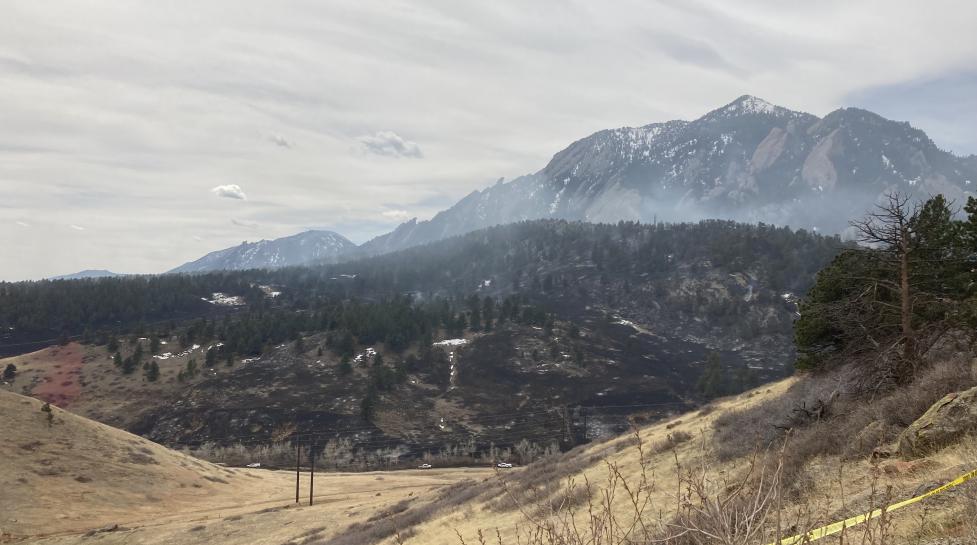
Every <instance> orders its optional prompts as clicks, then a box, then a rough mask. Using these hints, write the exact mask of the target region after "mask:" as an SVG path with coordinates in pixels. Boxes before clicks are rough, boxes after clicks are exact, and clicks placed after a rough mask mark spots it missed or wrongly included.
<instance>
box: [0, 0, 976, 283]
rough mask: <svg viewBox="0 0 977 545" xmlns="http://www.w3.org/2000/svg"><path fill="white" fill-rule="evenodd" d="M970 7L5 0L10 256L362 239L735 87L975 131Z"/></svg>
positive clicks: (29, 264) (5, 204) (178, 251)
mask: <svg viewBox="0 0 977 545" xmlns="http://www.w3.org/2000/svg"><path fill="white" fill-rule="evenodd" d="M974 6H975V4H973V3H969V2H948V1H947V2H944V1H939V0H937V1H930V2H926V3H923V2H918V1H915V0H913V1H898V0H897V1H893V0H888V1H868V0H863V1H859V2H851V1H849V0H844V1H842V0H826V1H822V2H793V1H792V2H784V1H782V0H769V1H759V0H737V1H736V2H731V1H729V0H633V1H626V0H622V1H617V0H615V1H607V2H593V1H587V0H580V1H577V0H562V1H558V0H537V1H534V2H525V1H516V0H513V1H508V0H506V1H502V0H495V1H492V2H460V1H458V0H443V1H414V2H396V1H370V0H350V1H346V0H329V1H327V2H324V1H280V2H271V1H265V2H258V1H250V0H233V1H231V0H227V1H224V0H220V1H217V0H215V1H205V0H191V1H179V0H176V1H173V0H168V1H158V2H126V1H121V0H117V1H114V2H110V1H82V0H70V1H67V0H66V1H63V2H56V1H46V2H38V1H37V0H6V1H5V2H4V5H3V12H4V14H3V17H0V280H14V279H25V278H40V277H44V276H48V275H55V274H63V273H68V272H73V271H77V270H80V269H87V268H108V269H112V270H115V271H120V272H140V273H144V272H159V271H163V270H167V269H169V268H172V267H174V266H176V265H179V264H180V263H183V262H185V261H188V260H191V259H195V258H197V257H199V256H200V255H202V254H204V253H206V252H208V251H211V250H215V249H219V248H222V247H226V246H229V245H233V244H237V243H239V242H241V241H242V240H256V239H260V238H274V237H279V236H284V235H289V234H293V233H296V232H298V231H301V230H304V229H308V228H328V229H333V230H336V231H338V232H340V233H342V234H344V235H346V236H347V237H349V238H351V239H352V240H353V241H354V242H363V241H365V240H367V239H369V238H370V237H372V236H375V235H377V234H381V233H383V232H386V231H387V230H389V229H391V228H393V227H394V226H396V225H397V223H399V222H400V221H403V220H405V219H407V218H409V217H414V216H418V217H421V218H427V217H430V216H431V215H433V214H434V213H435V212H436V211H438V210H440V209H442V208H445V207H446V206H448V205H450V204H452V203H453V202H454V201H455V200H457V199H459V198H460V197H462V196H464V195H465V194H467V193H469V192H471V191H472V190H474V189H479V188H481V187H484V186H486V185H489V184H490V183H492V182H494V181H495V180H496V179H498V178H499V177H501V176H505V177H507V178H512V177H515V176H518V175H520V174H524V173H527V172H532V171H535V170H537V169H538V168H540V167H542V166H543V165H544V164H545V162H546V161H547V159H548V158H549V157H550V156H551V155H552V154H553V153H554V152H556V151H558V150H560V149H561V148H562V147H564V146H565V145H567V144H568V143H569V142H571V141H573V140H575V139H578V138H580V137H583V136H585V135H587V134H589V133H591V132H594V131H596V130H599V129H603V128H609V127H617V126H625V125H641V124H645V123H650V122H654V121H662V120H667V119H674V118H686V119H688V118H694V117H697V116H698V115H701V114H702V113H704V112H706V111H708V110H711V109H713V108H715V107H718V106H720V105H722V104H725V103H727V102H729V101H731V100H733V99H734V98H735V97H737V96H739V95H741V94H746V93H749V94H755V95H758V96H761V97H763V98H765V99H767V100H769V101H771V102H775V103H777V104H781V105H784V106H788V107H791V108H794V109H800V110H805V111H809V112H811V113H815V114H818V115H823V114H825V113H827V112H829V111H830V110H832V109H834V108H836V107H839V106H843V105H857V106H862V107H867V108H870V109H873V110H875V111H877V112H879V113H881V114H883V115H886V116H888V117H892V118H896V119H904V120H911V121H912V122H913V123H914V124H915V125H917V126H919V127H921V128H923V129H924V130H927V131H928V132H929V133H930V135H931V136H932V137H933V138H934V139H935V140H936V142H937V143H938V144H940V145H941V146H942V147H944V148H947V149H951V150H953V151H956V152H958V153H967V154H969V153H977V135H975V132H974V130H973V128H974V121H973V120H975V119H977V33H975V32H974V30H973V29H974V23H975V22H977V7H974ZM964 120H966V122H964Z"/></svg>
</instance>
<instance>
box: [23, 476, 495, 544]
mask: <svg viewBox="0 0 977 545" xmlns="http://www.w3.org/2000/svg"><path fill="white" fill-rule="evenodd" d="M239 471H241V472H245V473H247V474H248V475H249V476H253V477H256V478H254V479H248V480H246V481H243V482H241V483H240V485H235V484H231V485H228V488H227V489H226V490H224V491H223V492H222V493H220V494H217V495H215V496H213V497H207V498H199V501H198V502H195V504H191V505H187V504H183V505H178V506H168V505H166V504H158V505H156V506H154V507H155V508H156V513H154V514H152V515H150V514H148V513H140V514H139V515H137V516H133V515H128V516H127V515H126V514H125V507H124V506H120V512H119V513H115V514H114V515H115V516H112V515H110V514H105V515H102V516H100V517H99V518H98V519H95V520H88V521H84V522H83V521H79V522H78V525H77V526H76V527H74V528H70V529H65V530H63V531H61V532H58V533H56V534H55V535H45V536H33V537H31V538H28V539H27V540H26V542H29V543H44V544H49V545H54V544H64V545H67V544H76V543H77V544H88V543H99V544H116V543H118V544H122V543H125V544H130V545H131V544H147V545H148V544H161V545H162V544H174V545H180V544H186V545H190V544H203V543H210V544H217V543H219V544H227V545H237V544H241V545H245V544H247V545H252V544H253V545H262V544H268V545H281V544H283V543H300V542H302V540H303V539H304V538H307V537H309V536H312V535H315V536H316V537H317V538H324V539H327V538H330V537H333V536H334V535H335V534H336V533H338V532H341V531H343V530H344V529H345V528H346V527H348V526H349V525H351V524H354V523H357V522H364V521H366V520H368V519H369V518H370V517H372V516H374V515H376V514H377V513H382V512H383V511H384V510H387V509H390V508H391V507H393V506H394V505H396V504H398V503H399V502H403V501H405V500H407V501H416V502H417V503H419V504H420V503H423V502H426V501H429V500H431V499H432V498H433V497H434V496H435V495H436V494H437V491H438V490H439V489H440V488H443V487H445V486H448V485H451V484H454V483H457V482H459V481H462V480H465V479H479V480H481V479H483V478H485V477H488V476H489V475H490V474H491V471H490V470H489V469H480V468H467V469H443V470H438V469H434V470H409V471H396V472H376V473H321V474H317V475H316V479H315V490H316V493H315V503H314V504H313V505H312V506H310V505H308V473H307V472H306V473H304V474H303V475H302V480H301V496H302V497H301V500H302V502H301V503H300V504H295V503H294V502H295V474H294V472H288V471H266V470H257V469H255V470H239ZM74 501H76V500H75V499H70V498H66V503H67V504H69V505H70V504H72V503H74ZM55 516H58V515H55ZM96 520H97V522H98V524H93V523H95V522H96ZM116 524H118V525H119V528H118V529H115V530H112V531H100V532H99V531H96V533H94V534H92V533H90V529H91V528H93V527H94V528H106V526H108V527H111V526H110V525H116ZM40 526H43V524H41V525H40ZM106 529H107V528H106Z"/></svg>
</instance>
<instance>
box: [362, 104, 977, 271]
mask: <svg viewBox="0 0 977 545" xmlns="http://www.w3.org/2000/svg"><path fill="white" fill-rule="evenodd" d="M975 182H977V157H973V156H971V157H963V158H962V157H957V156H955V155H953V154H951V153H948V152H946V151H943V150H941V149H940V148H939V147H937V145H936V144H934V143H933V141H932V140H930V139H929V137H927V135H926V134H925V133H924V132H923V131H921V130H918V129H915V128H913V127H912V126H911V125H909V124H908V123H902V122H896V121H891V120H888V119H885V118H883V117H881V116H878V115H876V114H874V113H872V112H868V111H865V110H860V109H856V108H845V109H839V110H836V111H834V112H831V113H830V114H828V115H826V116H825V117H823V118H819V117H817V116H814V115H811V114H807V113H803V112H796V111H792V110H789V109H786V108H782V107H779V106H775V105H772V104H770V103H768V102H766V101H764V100H761V99H759V98H756V97H752V96H743V97H740V98H738V99H736V100H735V101H733V102H732V103H730V104H727V105H726V106H723V107H722V108H719V109H717V110H714V111H712V112H709V113H708V114H706V115H704V116H702V117H700V118H699V119H696V120H694V121H669V122H665V123H654V124H651V125H645V126H642V127H625V128H621V129H611V130H604V131H600V132H598V133H595V134H593V135H590V136H588V137H586V138H584V139H581V140H578V141H577V142H574V143H573V144H571V145H570V146H569V147H567V148H566V149H564V150H563V151H561V152H559V153H557V154H556V155H555V156H553V158H552V159H551V160H550V162H549V164H547V165H546V166H545V167H544V168H543V169H542V170H540V171H539V172H537V173H535V174H530V175H527V176H522V177H519V178H517V179H515V180H513V181H511V182H509V183H504V182H502V181H501V180H500V181H499V182H498V183H496V184H495V185H493V186H492V187H489V188H487V189H484V190H482V191H476V192H473V193H471V194H470V195H468V196H467V197H465V198H464V199H462V200H461V201H459V202H458V203H457V204H456V205H454V206H453V207H451V208H449V209H447V210H445V211H443V212H441V213H439V214H437V215H436V216H435V217H434V218H432V219H431V220H429V221H420V222H419V221H417V220H411V221H409V222H407V223H404V224H402V225H400V226H399V227H398V228H397V229H396V230H394V231H393V232H391V233H389V234H386V235H383V236H380V237H377V238H376V239H374V240H372V241H369V242H367V243H366V244H365V245H364V246H363V249H364V250H366V251H369V252H372V253H384V252H388V251H392V250H397V249H401V248H406V247H409V246H413V245H418V244H424V243H427V242H431V241H435V240H439V239H442V238H445V237H449V236H454V235H459V234H463V233H466V232H469V231H473V230H476V229H480V228H483V227H488V226H492V225H498V224H503V223H509V222H514V221H520V220H526V219H536V218H563V219H572V220H583V221H589V222H616V221H619V220H638V221H643V222H652V221H654V220H655V219H659V220H668V221H692V220H697V219H702V218H725V219H735V220H739V221H748V222H765V223H772V224H777V225H790V226H792V227H797V228H806V229H817V230H819V231H821V232H827V233H841V232H843V231H844V230H845V229H846V228H847V226H848V221H849V220H850V219H852V218H854V217H859V216H861V215H862V214H863V213H864V211H865V210H866V209H868V208H870V207H871V206H872V204H873V202H874V201H875V200H876V199H877V198H878V196H879V195H881V194H882V193H884V192H886V191H890V190H899V191H903V192H907V193H918V194H921V195H929V194H935V193H943V194H944V195H946V196H947V197H948V198H950V199H956V200H957V201H958V202H959V201H960V200H962V198H963V197H965V196H966V195H968V194H973V191H974V189H973V188H974V187H977V186H975V185H974V183H975Z"/></svg>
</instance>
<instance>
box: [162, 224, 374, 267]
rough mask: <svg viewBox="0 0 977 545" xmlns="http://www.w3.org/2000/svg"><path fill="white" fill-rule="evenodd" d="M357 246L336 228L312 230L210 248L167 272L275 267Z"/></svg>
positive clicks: (332, 257)
mask: <svg viewBox="0 0 977 545" xmlns="http://www.w3.org/2000/svg"><path fill="white" fill-rule="evenodd" d="M355 248H356V244H354V243H353V242H351V241H350V240H349V239H347V238H346V237H344V236H343V235H340V234H339V233H336V232H335V231H325V230H309V231H303V232H301V233H297V234H294V235H290V236H287V237H282V238H276V239H272V240H265V239H263V240H260V241H257V242H242V243H241V244H239V245H237V246H232V247H230V248H225V249H223V250H217V251H214V252H210V253H209V254H207V255H205V256H203V257H201V258H200V259H197V260H195V261H191V262H188V263H184V264H183V265H180V266H179V267H176V268H174V269H171V270H169V271H167V273H168V274H172V273H198V272H209V271H220V270H244V269H273V268H280V267H288V266H294V265H302V264H305V263H308V262H310V261H320V262H330V261H335V260H336V259H338V258H339V256H341V255H343V254H345V253H347V252H349V251H351V250H353V249H355Z"/></svg>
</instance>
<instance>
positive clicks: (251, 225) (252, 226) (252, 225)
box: [231, 218, 258, 229]
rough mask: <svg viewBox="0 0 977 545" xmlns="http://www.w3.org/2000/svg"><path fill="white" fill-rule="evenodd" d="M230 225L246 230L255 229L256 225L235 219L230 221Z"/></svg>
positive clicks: (255, 223)
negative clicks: (245, 228)
mask: <svg viewBox="0 0 977 545" xmlns="http://www.w3.org/2000/svg"><path fill="white" fill-rule="evenodd" d="M231 223H233V224H234V225H237V226H238V227H247V228H248V229H257V228H258V223H257V222H254V221H247V220H239V219H237V218H233V219H231Z"/></svg>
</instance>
